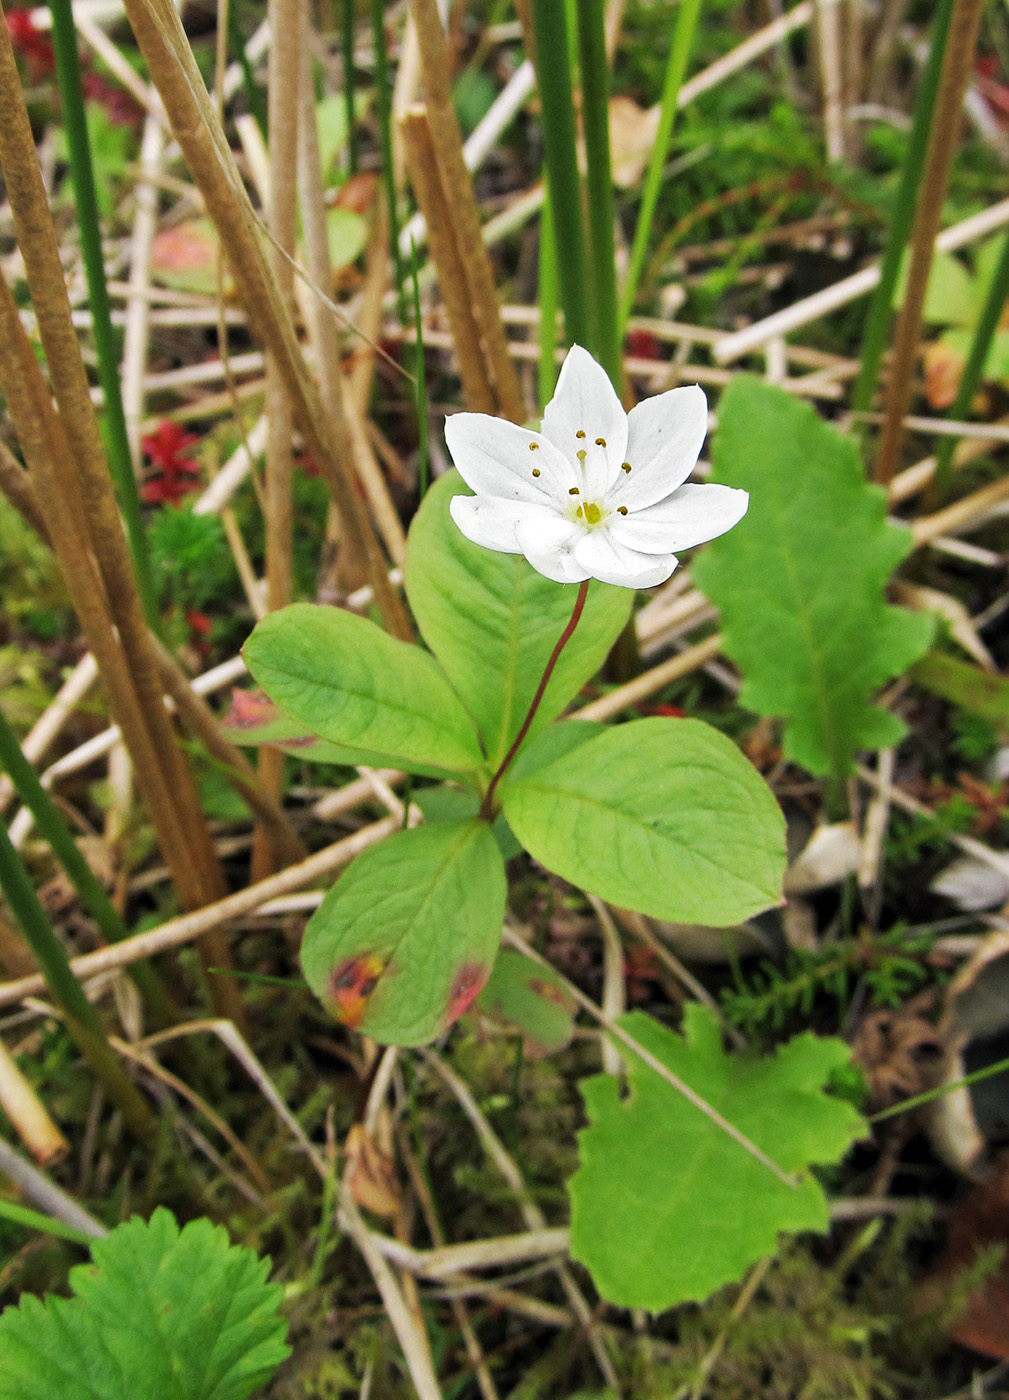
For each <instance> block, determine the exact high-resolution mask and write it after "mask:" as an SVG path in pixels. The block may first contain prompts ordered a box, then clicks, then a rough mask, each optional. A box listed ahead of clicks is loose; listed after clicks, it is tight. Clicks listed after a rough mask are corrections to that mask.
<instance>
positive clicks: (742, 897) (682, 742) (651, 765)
mask: <svg viewBox="0 0 1009 1400" xmlns="http://www.w3.org/2000/svg"><path fill="white" fill-rule="evenodd" d="M575 723H577V721H572V724H575ZM502 799H503V803H504V813H505V816H506V817H507V818H508V823H509V825H510V826H511V828H512V830H513V831H514V832H515V835H516V836H517V837H518V839H519V840H520V841H521V842H522V844H523V845H524V846H525V848H526V850H527V851H528V852H529V853H530V855H532V856H534V857H535V858H536V860H538V861H541V862H542V863H543V864H544V865H546V866H548V867H549V868H550V869H551V870H555V871H556V872H557V874H558V875H562V876H563V877H564V879H565V880H570V881H571V882H572V884H575V885H579V886H580V887H581V888H582V889H585V890H590V891H591V892H592V893H593V894H597V895H599V896H600V897H601V898H603V899H606V900H609V902H610V903H611V904H619V905H622V906H624V907H625V908H628V909H638V910H640V911H641V912H642V913H644V914H651V915H653V916H654V917H656V918H660V919H671V920H673V921H675V922H677V923H700V924H713V925H716V926H723V925H727V924H733V923H736V922H737V921H738V920H740V919H746V918H749V916H750V915H751V914H755V913H756V912H757V911H758V910H760V909H767V908H768V907H769V906H770V905H772V904H777V903H779V902H780V899H781V879H782V873H783V871H784V866H785V835H784V823H783V821H782V817H781V813H780V811H779V810H778V804H777V803H776V802H775V800H774V798H773V797H772V795H771V792H770V790H769V789H768V787H767V785H766V784H765V783H764V782H763V780H762V779H761V778H760V776H759V775H758V774H757V772H756V770H755V769H754V768H753V767H752V766H751V765H750V764H749V763H748V762H747V760H746V759H745V758H744V757H743V755H742V754H741V753H740V752H739V750H738V749H737V748H736V746H735V745H734V744H733V743H732V742H731V741H730V740H729V739H727V738H726V737H725V735H724V734H720V733H719V732H718V731H717V730H716V729H712V728H711V727H710V726H709V725H707V724H702V723H701V722H700V720H695V719H642V720H635V721H633V722H632V723H630V724H621V725H618V726H617V727H616V728H614V729H607V730H606V731H605V732H604V733H602V734H598V735H596V736H595V737H594V738H592V739H590V740H589V741H588V743H586V744H582V745H580V746H579V747H578V748H576V749H573V750H571V751H570V752H568V753H565V754H563V755H562V756H561V757H560V758H557V759H555V760H554V761H553V762H552V763H549V764H546V765H545V766H544V767H542V768H537V769H536V770H535V771H534V772H531V773H529V774H527V775H526V776H525V777H522V776H520V777H517V778H515V779H513V780H508V779H506V780H505V784H504V788H503V793H502Z"/></svg>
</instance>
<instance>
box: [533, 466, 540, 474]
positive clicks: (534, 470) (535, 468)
mask: <svg viewBox="0 0 1009 1400" xmlns="http://www.w3.org/2000/svg"><path fill="white" fill-rule="evenodd" d="M539 474H540V469H539V467H533V476H539Z"/></svg>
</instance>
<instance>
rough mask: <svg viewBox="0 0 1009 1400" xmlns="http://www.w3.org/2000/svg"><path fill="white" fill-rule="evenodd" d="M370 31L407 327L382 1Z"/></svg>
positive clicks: (374, 8)
mask: <svg viewBox="0 0 1009 1400" xmlns="http://www.w3.org/2000/svg"><path fill="white" fill-rule="evenodd" d="M371 30H372V40H373V43H374V46H375V107H376V110H377V113H378V129H379V137H380V139H381V143H382V178H383V180H384V181H385V199H386V203H387V204H388V206H389V245H390V248H391V251H392V265H393V269H394V275H395V278H396V298H397V306H398V310H399V319H400V323H401V324H402V325H404V326H405V325H406V324H407V319H408V318H407V310H406V288H405V278H404V269H403V259H402V257H401V256H400V251H399V209H398V207H397V200H396V170H395V167H394V165H393V163H392V96H391V92H390V86H389V46H388V43H387V42H386V35H385V6H384V5H383V3H382V0H371Z"/></svg>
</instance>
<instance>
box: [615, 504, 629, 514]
mask: <svg viewBox="0 0 1009 1400" xmlns="http://www.w3.org/2000/svg"><path fill="white" fill-rule="evenodd" d="M617 514H618V515H626V514H627V507H626V506H617Z"/></svg>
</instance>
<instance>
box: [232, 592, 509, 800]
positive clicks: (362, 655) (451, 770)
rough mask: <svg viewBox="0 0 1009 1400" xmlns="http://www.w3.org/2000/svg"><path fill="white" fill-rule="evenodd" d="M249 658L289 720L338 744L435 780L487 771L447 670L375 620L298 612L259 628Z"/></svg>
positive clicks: (306, 606)
mask: <svg viewBox="0 0 1009 1400" xmlns="http://www.w3.org/2000/svg"><path fill="white" fill-rule="evenodd" d="M242 655H243V656H244V658H245V662H246V665H247V666H248V668H249V670H250V671H251V673H252V675H253V677H254V678H255V679H256V681H257V682H258V683H259V684H260V685H261V686H262V687H263V689H264V690H265V691H266V693H267V695H268V696H269V697H270V699H271V700H273V701H274V702H275V703H276V704H277V705H278V706H279V707H280V709H281V710H283V711H284V713H285V714H286V715H287V716H289V717H290V718H291V719H293V720H294V721H295V722H296V723H297V724H298V725H301V726H303V727H304V729H306V730H308V731H310V732H311V733H313V734H318V735H319V736H320V737H321V738H323V739H328V740H329V741H330V742H331V743H335V744H342V745H344V746H347V747H350V748H356V749H359V750H368V751H370V752H372V753H373V754H375V755H382V756H384V759H383V761H387V762H391V763H394V764H396V766H398V767H403V768H409V769H411V770H412V771H414V772H423V773H426V774H429V775H431V776H434V777H455V776H459V775H461V774H470V775H472V774H473V773H474V772H476V770H478V769H479V768H480V767H481V766H482V765H483V762H484V759H483V755H482V754H481V752H480V744H479V741H478V739H477V736H476V731H475V730H474V728H473V722H472V720H471V719H470V717H469V715H468V714H467V713H466V711H465V710H464V709H463V707H462V704H461V703H460V701H459V697H458V696H457V695H456V694H455V692H454V691H453V690H452V688H451V686H450V685H449V683H448V681H447V680H446V679H445V677H444V675H443V674H442V672H441V670H440V669H439V668H438V665H437V663H436V662H435V661H433V660H432V658H431V657H430V656H428V655H427V653H426V652H424V651H421V649H420V648H419V647H415V646H409V645H408V644H407V643H405V642H401V641H398V640H397V639H396V638H395V637H390V636H389V634H388V633H387V632H383V631H382V630H381V628H379V627H376V626H375V624H374V623H373V622H369V621H368V620H367V619H366V618H363V617H356V616H355V615H354V614H353V613H349V612H345V611H344V610H343V609H341V608H329V607H317V606H314V605H313V604H311V603H293V604H292V605H291V606H290V607H288V608H282V609H281V610H280V611H279V612H274V613H270V615H269V616H268V617H265V618H264V619H263V620H262V622H260V623H259V624H258V626H257V627H256V630H255V631H254V632H253V634H252V636H251V637H250V638H249V640H248V641H247V642H246V643H245V646H244V647H243V648H242ZM349 761H351V762H354V761H355V760H353V759H351V760H349ZM356 761H357V762H360V761H361V760H360V759H358V760H356ZM369 761H374V760H373V759H372V760H369Z"/></svg>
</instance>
